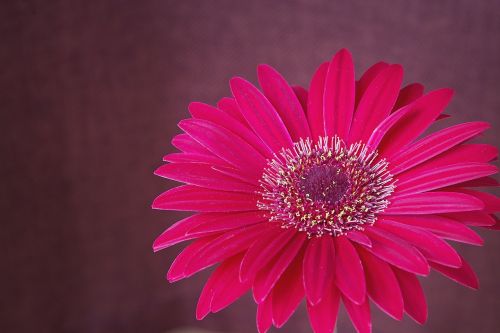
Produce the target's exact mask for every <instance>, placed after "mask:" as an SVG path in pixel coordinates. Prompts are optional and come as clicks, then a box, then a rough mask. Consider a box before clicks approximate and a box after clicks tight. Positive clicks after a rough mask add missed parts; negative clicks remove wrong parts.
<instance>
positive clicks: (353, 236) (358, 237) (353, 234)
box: [346, 230, 372, 247]
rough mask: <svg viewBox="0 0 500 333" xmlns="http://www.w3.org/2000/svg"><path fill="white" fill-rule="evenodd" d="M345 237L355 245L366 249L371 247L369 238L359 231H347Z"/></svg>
mask: <svg viewBox="0 0 500 333" xmlns="http://www.w3.org/2000/svg"><path fill="white" fill-rule="evenodd" d="M346 236H347V238H349V239H350V240H352V241H353V242H355V243H358V244H361V245H364V246H366V247H372V241H371V240H370V238H369V237H368V236H366V235H365V234H364V233H362V232H360V231H356V230H353V231H349V232H348V233H347V235H346Z"/></svg>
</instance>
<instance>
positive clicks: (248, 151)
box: [179, 119, 266, 179]
mask: <svg viewBox="0 0 500 333" xmlns="http://www.w3.org/2000/svg"><path fill="white" fill-rule="evenodd" d="M179 127H180V128H182V129H183V130H184V131H185V132H186V133H188V134H189V135H190V136H191V137H193V138H194V139H195V140H197V141H198V142H199V143H200V144H202V145H203V146H205V147H206V148H207V149H208V150H210V151H211V152H212V153H213V154H215V155H217V156H219V157H220V158H221V159H223V160H225V161H226V162H228V163H229V164H231V165H233V166H235V167H236V168H238V169H239V170H242V171H243V172H246V173H249V174H251V175H253V176H254V177H255V179H259V178H260V175H261V173H262V168H263V167H264V166H265V164H266V160H265V158H264V157H263V156H262V155H261V154H260V153H259V152H258V151H257V150H255V148H253V147H252V146H251V145H250V144H248V143H247V142H246V141H244V140H243V139H241V138H240V137H239V136H237V135H235V134H234V133H233V132H231V131H229V130H228V129H226V128H224V127H222V126H219V125H217V124H214V123H212V122H209V121H206V120H202V119H189V120H183V121H181V122H180V123H179Z"/></svg>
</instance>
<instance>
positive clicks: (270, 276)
mask: <svg viewBox="0 0 500 333" xmlns="http://www.w3.org/2000/svg"><path fill="white" fill-rule="evenodd" d="M305 240H306V237H305V236H304V233H303V232H299V233H297V234H296V235H295V236H294V238H293V239H292V240H291V241H290V242H289V243H288V244H287V245H286V246H285V247H284V248H283V250H282V251H281V254H280V255H278V256H276V257H275V258H274V259H273V260H272V261H271V262H269V263H268V264H267V265H266V267H264V268H263V269H261V270H260V272H259V273H258V274H257V276H256V277H255V281H254V285H253V297H254V299H255V301H256V302H257V303H261V302H262V301H264V299H265V298H266V297H267V295H268V294H269V292H270V291H271V289H272V288H273V287H274V285H275V284H276V282H277V281H278V279H279V278H280V276H281V275H282V274H283V272H284V271H285V269H286V268H287V267H288V265H289V264H290V262H291V261H292V260H293V259H294V258H295V256H296V255H297V253H299V251H300V249H301V248H302V245H303V244H304V242H305Z"/></svg>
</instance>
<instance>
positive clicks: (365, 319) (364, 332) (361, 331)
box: [342, 296, 372, 333]
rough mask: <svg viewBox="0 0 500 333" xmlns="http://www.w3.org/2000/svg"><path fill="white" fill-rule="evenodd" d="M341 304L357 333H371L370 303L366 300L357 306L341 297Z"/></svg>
mask: <svg viewBox="0 0 500 333" xmlns="http://www.w3.org/2000/svg"><path fill="white" fill-rule="evenodd" d="M342 302H343V303H344V306H345V309H346V310H347V313H348V314H349V318H351V322H352V324H353V326H354V328H355V329H356V331H357V332H358V333H371V332H372V321H371V316H370V302H369V301H368V298H366V299H365V301H364V302H363V303H362V304H361V305H357V304H356V303H353V302H352V301H351V300H349V299H348V298H347V297H345V296H342Z"/></svg>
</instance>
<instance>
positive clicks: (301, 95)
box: [292, 86, 309, 112]
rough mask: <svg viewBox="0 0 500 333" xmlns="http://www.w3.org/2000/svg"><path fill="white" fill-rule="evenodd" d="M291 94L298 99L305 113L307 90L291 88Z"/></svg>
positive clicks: (298, 87)
mask: <svg viewBox="0 0 500 333" xmlns="http://www.w3.org/2000/svg"><path fill="white" fill-rule="evenodd" d="M292 89H293V92H294V93H295V95H296V96H297V98H298V99H299V102H300V105H301V106H302V110H304V112H307V98H308V97H307V95H308V94H309V93H308V92H307V90H306V89H305V88H303V87H301V86H293V87H292Z"/></svg>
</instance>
